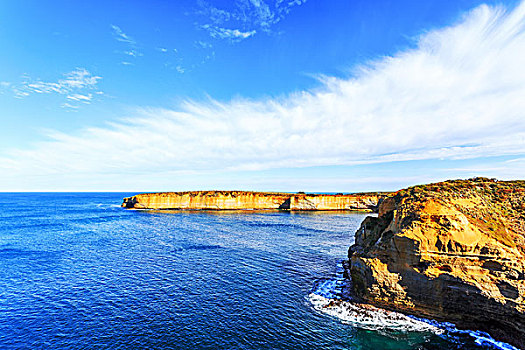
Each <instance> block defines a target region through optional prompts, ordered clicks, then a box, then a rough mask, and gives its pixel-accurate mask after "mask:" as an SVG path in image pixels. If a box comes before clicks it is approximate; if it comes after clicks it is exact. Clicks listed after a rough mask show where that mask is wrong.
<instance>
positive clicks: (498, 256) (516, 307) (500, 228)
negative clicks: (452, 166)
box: [349, 178, 525, 348]
mask: <svg viewBox="0 0 525 350" xmlns="http://www.w3.org/2000/svg"><path fill="white" fill-rule="evenodd" d="M349 261H350V264H349V266H350V268H349V270H350V271H349V274H350V275H351V277H352V281H353V286H354V291H355V293H356V295H357V296H358V297H359V298H361V299H362V300H364V301H367V302H370V303H372V304H374V305H376V306H380V307H383V308H387V309H391V310H397V311H403V312H406V313H410V314H414V315H418V316H422V317H427V318H433V319H437V320H441V321H450V322H454V323H456V324H457V325H458V326H460V327H464V328H469V329H479V330H483V331H487V332H489V333H490V334H491V335H492V336H494V337H495V338H497V339H500V340H503V341H506V342H509V343H511V344H514V345H515V346H518V347H520V348H525V181H509V182H504V181H497V180H491V179H485V178H476V179H471V180H456V181H446V182H442V183H436V184H430V185H424V186H416V187H411V188H408V189H405V190H401V191H399V192H397V193H396V194H394V195H393V196H391V197H389V198H387V199H385V200H384V201H383V202H382V203H381V204H380V206H379V213H378V217H367V218H366V219H365V220H364V221H363V223H362V224H361V227H360V229H359V230H358V232H357V233H356V238H355V244H354V245H353V246H352V247H350V249H349Z"/></svg>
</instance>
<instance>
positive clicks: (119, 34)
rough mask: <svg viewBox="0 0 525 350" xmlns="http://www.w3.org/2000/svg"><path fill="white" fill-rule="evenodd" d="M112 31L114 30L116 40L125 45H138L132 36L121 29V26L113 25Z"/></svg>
mask: <svg viewBox="0 0 525 350" xmlns="http://www.w3.org/2000/svg"><path fill="white" fill-rule="evenodd" d="M111 29H113V37H114V38H115V39H116V40H118V41H121V42H123V43H128V44H130V45H132V46H135V45H137V42H136V41H135V39H133V38H132V37H131V36H129V35H127V34H126V33H124V32H123V31H122V29H120V27H119V26H116V25H114V24H112V25H111Z"/></svg>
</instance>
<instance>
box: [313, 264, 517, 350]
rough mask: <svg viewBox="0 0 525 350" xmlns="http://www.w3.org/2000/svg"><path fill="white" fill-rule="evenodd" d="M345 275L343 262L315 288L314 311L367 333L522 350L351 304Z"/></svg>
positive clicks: (482, 336) (470, 332) (434, 323)
mask: <svg viewBox="0 0 525 350" xmlns="http://www.w3.org/2000/svg"><path fill="white" fill-rule="evenodd" d="M343 271H344V269H343V266H342V263H341V262H340V263H338V264H337V267H336V276H335V277H334V278H331V279H323V280H320V281H317V282H316V283H315V284H314V287H313V288H312V290H311V292H310V294H309V295H308V299H309V301H310V303H311V304H312V306H313V308H314V309H315V310H317V311H319V312H322V313H324V314H327V315H330V316H333V317H337V318H339V319H340V320H341V322H343V323H345V324H350V325H351V326H353V327H357V328H363V329H367V330H392V331H403V332H431V333H434V334H436V335H438V336H440V337H442V338H444V339H451V338H457V337H458V336H460V337H465V336H470V337H472V339H473V341H474V343H475V344H477V345H480V346H484V347H491V348H494V349H499V350H519V349H518V348H516V347H514V346H512V345H510V344H507V343H504V342H501V341H497V340H495V339H494V338H492V337H491V336H490V335H489V334H488V333H485V332H482V331H473V330H461V329H458V328H456V326H455V325H454V324H453V323H449V322H437V321H434V320H428V319H424V318H418V317H415V316H409V315H404V314H402V313H399V312H393V311H388V310H384V309H381V308H378V307H375V306H372V305H369V304H362V303H357V302H356V301H355V300H352V297H351V288H352V285H351V282H350V281H349V280H347V279H345V278H344V276H343Z"/></svg>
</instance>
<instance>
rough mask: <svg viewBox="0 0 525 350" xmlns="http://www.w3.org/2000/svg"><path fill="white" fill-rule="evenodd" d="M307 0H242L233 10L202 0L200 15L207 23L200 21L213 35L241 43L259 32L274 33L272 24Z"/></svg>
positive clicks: (198, 13)
mask: <svg viewBox="0 0 525 350" xmlns="http://www.w3.org/2000/svg"><path fill="white" fill-rule="evenodd" d="M305 2H306V0H295V1H282V0H277V1H275V3H273V4H270V3H267V2H266V1H265V0H238V1H236V2H235V3H234V6H233V8H232V9H229V10H225V9H220V8H218V7H215V6H214V5H212V4H210V3H209V2H207V1H203V0H201V1H199V2H198V5H199V9H198V11H196V14H197V15H200V16H201V17H204V22H205V23H204V24H200V28H202V29H205V30H206V31H208V34H209V35H210V36H211V37H212V38H215V39H227V40H230V41H233V42H238V41H241V40H244V39H247V38H249V37H251V36H253V35H255V34H256V33H257V32H258V31H260V32H266V33H270V32H271V31H272V30H271V27H272V26H273V25H275V24H277V23H278V22H280V21H281V20H282V19H284V18H285V17H286V16H287V15H288V14H289V13H290V11H291V9H292V7H294V6H299V5H302V4H304V3H305ZM201 23H202V22H201ZM239 28H243V29H242V30H241V29H239Z"/></svg>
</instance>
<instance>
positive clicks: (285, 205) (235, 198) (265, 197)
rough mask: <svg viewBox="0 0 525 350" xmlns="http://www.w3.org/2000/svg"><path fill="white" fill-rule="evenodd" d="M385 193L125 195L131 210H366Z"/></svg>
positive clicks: (167, 193)
mask: <svg viewBox="0 0 525 350" xmlns="http://www.w3.org/2000/svg"><path fill="white" fill-rule="evenodd" d="M386 196H387V194H385V193H357V194H333V195H332V194H306V193H296V194H292V193H271V192H247V191H194V192H161V193H143V194H138V195H136V196H133V197H128V198H124V202H123V203H122V207H124V208H134V209H193V210H199V209H206V210H269V209H283V210H361V211H362V210H367V211H374V210H376V209H377V207H378V204H379V202H380V201H381V200H383V198H385V197H386Z"/></svg>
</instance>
